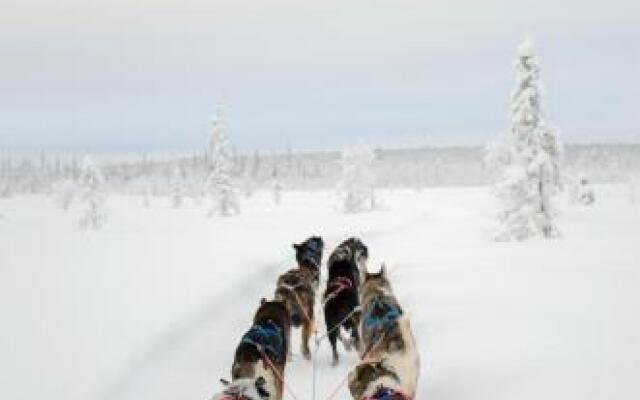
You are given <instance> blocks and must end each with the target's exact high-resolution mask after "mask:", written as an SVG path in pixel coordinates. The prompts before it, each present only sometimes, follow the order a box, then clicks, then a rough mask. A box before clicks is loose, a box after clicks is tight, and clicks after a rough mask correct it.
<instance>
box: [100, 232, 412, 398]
mask: <svg viewBox="0 0 640 400" xmlns="http://www.w3.org/2000/svg"><path fill="white" fill-rule="evenodd" d="M419 221H420V219H414V220H411V221H407V222H406V225H405V227H404V228H401V227H397V226H396V227H395V228H394V229H392V230H389V229H387V228H383V229H379V230H378V231H371V232H367V233H366V236H367V237H378V238H384V237H385V236H388V235H390V233H392V232H393V233H394V234H398V233H399V230H402V229H409V228H410V227H413V226H415V224H416V223H419ZM343 239H344V237H343V236H340V235H325V237H324V240H325V242H326V244H327V249H333V248H334V247H335V246H336V245H337V244H338V243H339V242H340V241H342V240H343ZM325 257H328V253H327V254H325ZM290 264H291V260H289V259H287V260H281V261H279V262H273V263H270V264H269V265H268V266H266V267H263V268H262V269H261V270H259V271H258V272H254V273H253V274H251V275H247V276H245V277H244V279H243V280H242V283H240V284H238V285H235V286H234V287H233V288H228V289H227V290H225V291H224V292H222V293H219V294H218V295H217V296H215V297H214V298H212V299H211V301H210V302H209V303H208V304H207V305H206V306H205V307H203V308H202V309H201V310H200V311H198V312H197V313H195V314H193V315H192V316H191V317H189V318H188V319H187V320H186V321H184V322H182V323H180V324H178V327H177V328H175V329H174V330H173V331H171V332H168V333H167V334H165V335H163V336H162V337H161V338H160V339H159V340H157V341H156V342H155V344H154V345H153V346H151V347H150V350H149V351H148V352H147V355H146V356H144V357H143V358H142V359H141V360H140V361H138V362H136V363H134V364H133V365H131V366H130V368H128V369H127V370H126V371H125V372H124V373H123V374H122V376H121V377H120V378H119V379H118V380H116V382H115V383H114V384H112V385H110V386H109V388H107V390H105V391H104V393H103V394H102V395H100V396H99V398H100V399H103V400H128V399H131V400H133V399H141V398H145V399H146V398H149V399H151V398H153V399H157V400H162V399H167V400H169V399H174V398H175V395H176V393H177V392H179V393H181V396H184V397H185V398H194V399H205V398H208V397H210V396H211V395H212V394H214V393H215V392H216V391H217V390H219V388H220V387H221V386H220V384H219V382H218V378H228V377H229V376H228V374H229V370H230V366H231V363H232V361H233V353H234V352H235V346H236V345H237V341H238V340H239V338H240V337H241V335H242V334H243V333H244V331H245V330H246V329H247V328H248V327H249V326H250V325H251V318H252V316H253V313H254V312H255V309H256V307H257V305H258V303H259V300H260V298H262V297H271V295H272V293H273V291H274V289H275V281H276V278H277V276H278V275H279V274H280V273H282V272H284V270H285V268H284V266H286V265H290ZM324 268H326V266H324V265H323V274H326V271H325V270H324ZM245 269H246V268H245ZM323 278H326V277H325V276H324V275H323ZM325 284H326V281H324V279H323V281H322V282H321V288H324V286H325ZM322 290H323V289H321V291H322ZM318 295H320V294H318ZM237 301H239V303H238V302H237ZM317 301H320V300H319V299H317ZM232 302H233V305H232V306H231V303H232ZM316 308H317V309H316V315H317V316H319V318H317V321H316V323H317V324H318V329H319V332H318V335H319V336H322V335H323V334H324V333H325V332H326V327H325V325H324V319H323V317H322V311H321V310H320V309H319V308H318V304H316ZM292 339H293V343H292V349H293V352H294V354H293V359H292V360H291V361H290V362H289V363H288V365H287V370H286V378H287V381H288V384H289V385H291V386H292V390H293V393H289V392H287V393H286V394H285V398H286V399H292V400H296V399H297V400H305V399H308V400H311V398H312V393H313V379H312V376H313V363H312V362H311V361H307V360H305V359H304V358H303V357H301V355H300V352H299V348H300V330H299V329H294V330H293V332H292ZM221 344H222V346H221ZM339 346H340V345H339ZM311 349H312V352H313V351H315V350H316V348H315V344H314V343H313V340H312V343H311ZM340 350H341V363H340V365H338V366H336V367H331V366H329V365H330V363H331V352H330V347H329V344H328V341H327V340H326V338H325V339H323V340H322V342H321V344H320V347H319V349H318V353H317V358H316V363H317V366H316V368H318V371H317V374H316V377H317V382H316V385H317V388H316V390H317V392H316V399H318V400H322V399H326V398H328V397H329V396H330V395H331V394H333V393H334V391H337V392H336V393H335V397H334V398H337V399H340V398H345V396H348V395H349V393H348V390H347V388H346V383H345V378H346V375H347V374H348V372H349V371H350V370H351V368H352V367H353V366H354V365H356V363H357V362H358V357H357V355H356V354H355V352H350V353H349V352H345V351H344V349H342V348H340ZM216 374H217V375H216Z"/></svg>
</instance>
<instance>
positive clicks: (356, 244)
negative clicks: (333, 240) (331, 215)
mask: <svg viewBox="0 0 640 400" xmlns="http://www.w3.org/2000/svg"><path fill="white" fill-rule="evenodd" d="M368 257H369V251H368V249H367V246H365V245H364V244H363V243H362V241H360V239H358V238H350V239H347V240H345V241H344V242H342V243H341V244H340V245H339V246H338V247H337V248H336V249H335V250H334V251H333V253H331V256H330V257H329V262H328V263H327V268H328V270H329V277H328V280H327V288H326V290H325V292H324V295H323V297H322V299H323V304H324V307H323V308H324V320H325V325H326V327H327V336H328V338H329V343H331V349H332V350H333V365H337V364H338V359H339V356H338V349H337V340H338V339H340V340H341V341H342V343H343V345H344V347H345V349H347V350H350V349H351V346H352V345H353V346H355V347H356V349H359V348H360V335H359V334H358V325H359V323H360V311H359V304H360V303H359V299H358V290H359V286H360V269H361V268H364V264H365V263H366V261H367V258H368ZM342 329H344V330H346V331H350V333H351V339H346V340H345V339H343V338H342V332H341V331H342Z"/></svg>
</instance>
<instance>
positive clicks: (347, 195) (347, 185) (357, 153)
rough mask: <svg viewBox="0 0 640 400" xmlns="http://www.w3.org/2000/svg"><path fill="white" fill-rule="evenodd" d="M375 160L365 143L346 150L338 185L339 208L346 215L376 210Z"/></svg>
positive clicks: (341, 160) (343, 155)
mask: <svg viewBox="0 0 640 400" xmlns="http://www.w3.org/2000/svg"><path fill="white" fill-rule="evenodd" d="M374 158H375V154H374V152H373V150H371V149H370V148H369V147H368V146H367V145H366V144H364V142H358V143H357V144H356V145H354V146H352V147H349V148H346V149H344V150H343V152H342V157H341V159H340V164H341V168H342V175H341V178H340V182H339V183H338V196H339V199H340V203H339V207H340V208H341V210H342V211H343V212H345V213H356V212H363V211H371V210H373V209H375V208H376V201H375V191H374V183H375V182H374V175H373V171H372V168H371V167H372V164H373V160H374Z"/></svg>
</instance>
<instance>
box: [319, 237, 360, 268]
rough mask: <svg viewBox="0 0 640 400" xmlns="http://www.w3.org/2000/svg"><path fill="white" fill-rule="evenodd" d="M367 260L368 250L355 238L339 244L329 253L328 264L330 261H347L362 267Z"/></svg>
mask: <svg viewBox="0 0 640 400" xmlns="http://www.w3.org/2000/svg"><path fill="white" fill-rule="evenodd" d="M368 258H369V249H368V248H367V246H365V244H364V243H362V241H361V240H360V239H358V238H357V237H351V238H349V239H347V240H345V241H344V242H342V243H340V245H339V246H338V247H336V249H335V250H334V251H333V253H331V257H330V259H329V264H331V263H332V261H343V260H348V261H350V262H354V263H355V264H356V266H358V267H362V266H364V264H365V263H366V262H367V259H368Z"/></svg>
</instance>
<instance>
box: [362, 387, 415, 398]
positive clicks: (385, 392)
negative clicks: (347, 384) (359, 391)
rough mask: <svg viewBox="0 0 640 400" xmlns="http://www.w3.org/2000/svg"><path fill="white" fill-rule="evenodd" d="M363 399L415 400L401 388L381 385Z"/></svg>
mask: <svg viewBox="0 0 640 400" xmlns="http://www.w3.org/2000/svg"><path fill="white" fill-rule="evenodd" d="M362 400H413V399H412V398H411V397H410V396H409V395H408V394H406V393H402V392H401V391H399V390H396V389H391V388H386V387H383V386H380V387H379V388H378V389H377V390H376V392H375V393H374V394H373V395H371V396H368V397H363V398H362Z"/></svg>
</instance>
